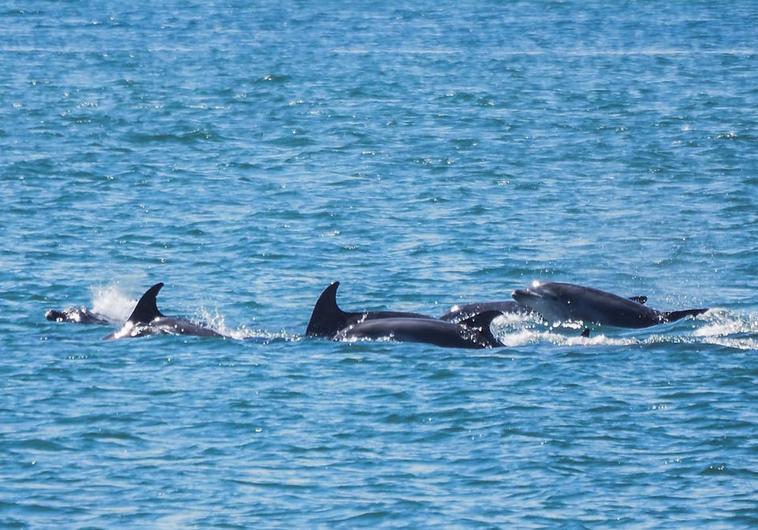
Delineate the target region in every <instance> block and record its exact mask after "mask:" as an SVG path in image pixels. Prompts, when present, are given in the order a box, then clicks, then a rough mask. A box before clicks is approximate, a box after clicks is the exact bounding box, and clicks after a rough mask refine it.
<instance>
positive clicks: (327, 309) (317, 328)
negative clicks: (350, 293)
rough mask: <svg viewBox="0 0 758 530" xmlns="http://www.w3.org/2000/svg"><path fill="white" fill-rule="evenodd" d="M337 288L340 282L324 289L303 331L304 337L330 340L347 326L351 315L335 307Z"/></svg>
mask: <svg viewBox="0 0 758 530" xmlns="http://www.w3.org/2000/svg"><path fill="white" fill-rule="evenodd" d="M339 286H340V282H334V283H333V284H331V285H330V286H329V287H327V288H326V289H324V292H322V293H321V296H319V297H318V300H317V301H316V305H315V306H313V312H312V313H311V319H310V320H309V321H308V327H307V328H306V330H305V335H306V336H308V337H328V338H332V337H334V335H336V334H337V332H338V331H340V330H341V329H344V328H345V326H346V325H347V320H348V318H349V317H350V316H351V314H350V313H346V312H345V311H343V310H342V309H340V308H339V306H338V305H337V288H338V287H339Z"/></svg>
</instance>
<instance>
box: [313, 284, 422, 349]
mask: <svg viewBox="0 0 758 530" xmlns="http://www.w3.org/2000/svg"><path fill="white" fill-rule="evenodd" d="M339 286H340V282H334V283H333V284H331V285H330V286H329V287H327V288H326V289H324V291H323V292H322V293H321V296H319V297H318V300H317V301H316V305H315V306H314V307H313V312H312V313H311V319H310V320H309V321H308V327H307V328H306V330H305V335H306V336H307V337H325V338H328V339H333V338H335V337H336V335H337V334H338V333H339V332H340V331H342V330H344V329H345V328H347V327H349V326H354V325H355V324H357V323H359V322H362V321H364V320H377V319H386V318H408V319H419V318H420V319H429V320H436V319H435V318H434V317H430V316H427V315H422V314H420V313H406V312H403V311H361V312H350V311H343V310H342V309H340V308H339V306H338V305H337V288H338V287H339Z"/></svg>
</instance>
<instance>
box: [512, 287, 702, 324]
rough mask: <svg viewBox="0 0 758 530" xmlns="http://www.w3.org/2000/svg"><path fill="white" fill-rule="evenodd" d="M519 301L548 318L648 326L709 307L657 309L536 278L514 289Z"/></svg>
mask: <svg viewBox="0 0 758 530" xmlns="http://www.w3.org/2000/svg"><path fill="white" fill-rule="evenodd" d="M513 299H514V300H516V302H518V303H519V304H520V305H522V306H524V307H527V308H529V309H531V310H532V311H535V312H537V313H539V314H540V315H541V316H542V317H543V318H544V319H545V320H547V321H548V322H567V321H580V322H584V323H587V324H598V325H603V326H616V327H620V328H646V327H649V326H654V325H656V324H663V323H666V322H674V321H676V320H680V319H682V318H684V317H687V316H696V315H700V314H702V313H705V312H706V311H708V308H699V309H684V310H681V311H657V310H655V309H651V308H650V307H647V306H646V305H643V303H640V302H645V301H647V298H644V297H637V300H639V301H636V300H634V299H628V298H623V297H621V296H618V295H615V294H613V293H609V292H606V291H601V290H599V289H593V288H592V287H584V286H581V285H575V284H571V283H560V282H547V283H539V282H534V283H533V284H532V286H531V287H529V288H527V289H516V290H515V291H513Z"/></svg>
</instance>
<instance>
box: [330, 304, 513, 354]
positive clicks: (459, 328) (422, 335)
mask: <svg viewBox="0 0 758 530" xmlns="http://www.w3.org/2000/svg"><path fill="white" fill-rule="evenodd" d="M501 315H502V313H501V312H500V311H484V312H482V313H479V314H477V315H475V316H473V317H471V318H468V319H466V320H463V321H461V322H460V323H458V324H454V323H452V322H445V321H444V320H437V319H432V318H405V317H395V318H381V319H374V320H363V321H361V322H358V323H357V324H355V325H353V326H350V327H348V328H346V329H343V330H342V331H340V332H339V333H338V334H337V336H336V337H335V338H336V339H337V340H347V339H390V340H395V341H399V342H423V343H426V344H434V345H436V346H443V347H446V348H496V347H500V346H503V344H502V343H501V342H500V341H499V340H497V337H495V336H494V335H493V334H492V330H491V329H490V324H492V321H493V320H494V319H495V318H497V317H499V316H501Z"/></svg>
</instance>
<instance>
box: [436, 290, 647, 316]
mask: <svg viewBox="0 0 758 530" xmlns="http://www.w3.org/2000/svg"><path fill="white" fill-rule="evenodd" d="M629 300H633V301H635V302H637V303H639V304H644V303H645V302H647V296H630V297H629ZM482 311H500V312H501V313H503V314H508V313H521V314H528V313H531V312H532V310H531V309H530V308H529V307H527V306H525V305H522V304H519V303H518V302H516V301H515V300H504V301H499V302H473V303H470V304H463V305H460V304H456V305H454V306H453V307H451V308H450V311H448V312H447V313H445V314H444V315H442V316H441V317H440V320H447V321H448V322H460V321H461V320H464V319H466V318H468V317H472V316H474V315H476V314H477V313H481V312H482Z"/></svg>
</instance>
